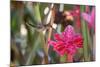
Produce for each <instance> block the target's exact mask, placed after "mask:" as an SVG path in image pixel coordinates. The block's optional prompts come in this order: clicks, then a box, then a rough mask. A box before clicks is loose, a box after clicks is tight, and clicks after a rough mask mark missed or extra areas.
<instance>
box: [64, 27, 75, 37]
mask: <svg viewBox="0 0 100 67" xmlns="http://www.w3.org/2000/svg"><path fill="white" fill-rule="evenodd" d="M74 34H75V31H74V28H73V27H72V26H71V25H68V26H67V27H66V28H65V30H64V32H63V35H64V36H65V37H66V38H72V37H73V36H74Z"/></svg>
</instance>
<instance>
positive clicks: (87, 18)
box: [82, 13, 91, 24]
mask: <svg viewBox="0 0 100 67" xmlns="http://www.w3.org/2000/svg"><path fill="white" fill-rule="evenodd" d="M82 17H83V19H84V20H85V21H87V22H88V23H89V24H91V16H90V15H89V14H87V13H82Z"/></svg>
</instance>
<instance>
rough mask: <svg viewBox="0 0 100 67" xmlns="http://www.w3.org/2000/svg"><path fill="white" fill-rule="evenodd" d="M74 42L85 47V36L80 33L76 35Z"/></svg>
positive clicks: (79, 46)
mask: <svg viewBox="0 0 100 67" xmlns="http://www.w3.org/2000/svg"><path fill="white" fill-rule="evenodd" d="M73 43H74V44H75V46H76V47H78V48H82V47H83V38H82V36H81V35H80V34H77V35H75V37H74V41H73Z"/></svg>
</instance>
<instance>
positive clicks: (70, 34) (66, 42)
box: [49, 25, 83, 56]
mask: <svg viewBox="0 0 100 67" xmlns="http://www.w3.org/2000/svg"><path fill="white" fill-rule="evenodd" d="M54 39H55V41H52V40H51V41H49V44H50V45H52V46H53V48H54V51H56V52H57V53H58V54H60V55H61V56H62V55H64V54H70V55H74V54H75V53H76V51H77V49H78V48H82V47H83V38H82V36H81V35H80V34H78V33H75V31H74V28H73V27H72V26H71V25H68V26H67V27H66V28H65V30H64V32H62V33H61V34H58V33H56V34H54Z"/></svg>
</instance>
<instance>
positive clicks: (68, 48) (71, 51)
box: [66, 44, 77, 55]
mask: <svg viewBox="0 0 100 67" xmlns="http://www.w3.org/2000/svg"><path fill="white" fill-rule="evenodd" d="M76 50H77V49H76V47H75V45H72V44H69V45H67V46H66V52H67V54H70V55H74V54H75V53H76Z"/></svg>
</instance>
